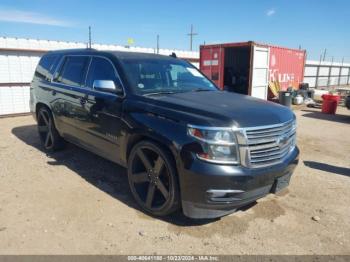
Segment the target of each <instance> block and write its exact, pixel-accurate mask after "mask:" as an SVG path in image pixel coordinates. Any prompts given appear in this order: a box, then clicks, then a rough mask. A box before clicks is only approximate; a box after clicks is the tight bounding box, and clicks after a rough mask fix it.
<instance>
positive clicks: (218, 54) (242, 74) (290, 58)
mask: <svg viewBox="0 0 350 262" xmlns="http://www.w3.org/2000/svg"><path fill="white" fill-rule="evenodd" d="M305 58H306V52H305V50H296V49H289V48H283V47H277V46H271V45H266V44H258V43H255V42H242V43H228V44H216V45H204V46H201V47H200V70H201V71H202V72H203V73H204V74H205V75H206V76H207V77H209V78H210V79H211V80H212V81H213V82H215V83H216V84H217V86H219V87H220V88H221V89H223V88H225V89H227V90H230V91H233V92H237V93H242V94H246V95H251V96H254V97H258V98H262V99H267V97H268V83H269V81H279V83H280V86H281V89H282V90H285V89H287V88H288V86H292V87H294V88H298V87H299V84H300V83H301V82H302V81H303V78H304V65H305Z"/></svg>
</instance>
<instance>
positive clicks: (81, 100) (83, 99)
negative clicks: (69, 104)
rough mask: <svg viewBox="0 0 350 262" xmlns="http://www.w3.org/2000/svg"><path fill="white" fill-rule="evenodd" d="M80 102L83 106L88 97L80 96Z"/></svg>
mask: <svg viewBox="0 0 350 262" xmlns="http://www.w3.org/2000/svg"><path fill="white" fill-rule="evenodd" d="M79 102H80V104H81V105H82V106H83V105H85V104H86V102H87V97H86V96H84V97H80V98H79Z"/></svg>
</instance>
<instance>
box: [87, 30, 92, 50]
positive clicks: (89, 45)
mask: <svg viewBox="0 0 350 262" xmlns="http://www.w3.org/2000/svg"><path fill="white" fill-rule="evenodd" d="M88 48H89V49H91V26H89V43H88Z"/></svg>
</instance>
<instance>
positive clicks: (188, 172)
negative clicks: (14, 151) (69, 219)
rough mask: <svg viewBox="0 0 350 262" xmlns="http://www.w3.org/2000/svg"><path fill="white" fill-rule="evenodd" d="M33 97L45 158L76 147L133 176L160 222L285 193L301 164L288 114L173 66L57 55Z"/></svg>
mask: <svg viewBox="0 0 350 262" xmlns="http://www.w3.org/2000/svg"><path fill="white" fill-rule="evenodd" d="M30 91H31V96H30V106H31V111H32V113H33V115H34V117H35V119H36V120H37V123H38V132H39V136H40V139H41V141H42V143H43V146H44V147H45V149H46V150H51V151H54V150H58V149H61V148H62V147H63V145H64V141H69V142H71V143H74V144H76V145H78V146H80V147H82V148H85V149H87V150H89V151H91V152H93V153H95V154H97V155H100V156H102V157H104V158H107V159H109V160H111V161H113V162H115V163H117V164H119V165H122V166H124V167H127V170H128V180H129V184H130V189H131V192H132V194H133V196H134V198H135V200H136V202H137V203H138V204H139V205H140V206H141V207H142V209H143V210H145V211H146V212H149V213H151V214H153V215H156V216H164V215H167V214H170V213H172V212H174V211H175V210H177V209H179V208H180V207H182V210H183V212H184V214H185V215H186V216H189V217H192V218H214V217H220V216H223V215H226V214H229V213H231V212H233V211H234V210H236V209H237V208H238V207H241V206H243V205H246V204H248V203H250V202H253V201H254V200H256V199H258V198H260V197H262V196H264V195H266V194H268V193H271V192H272V193H274V192H276V191H278V190H280V189H282V188H284V187H286V186H287V185H288V183H289V180H290V177H291V175H292V173H293V170H294V168H295V167H296V165H297V163H298V154H299V150H298V148H297V147H296V145H295V141H296V122H295V116H294V114H293V112H292V111H291V110H289V109H288V108H287V107H283V106H280V105H277V104H274V103H270V102H267V101H264V100H259V99H255V98H253V97H249V96H244V95H238V94H234V93H229V92H226V91H221V90H219V89H218V88H217V87H216V86H215V85H214V84H213V83H212V82H211V81H210V80H208V79H207V78H206V77H205V76H204V75H203V74H202V73H201V72H200V71H198V70H197V69H196V68H195V67H193V66H192V65H191V64H190V63H188V62H186V61H183V60H181V59H177V58H176V57H168V56H160V55H155V54H141V53H129V52H113V51H96V50H93V49H84V50H62V51H53V52H49V53H47V54H45V55H44V56H43V57H42V58H41V60H40V63H39V65H38V67H37V69H36V72H35V75H34V79H33V81H32V84H31V90H30ZM111 175H113V174H111Z"/></svg>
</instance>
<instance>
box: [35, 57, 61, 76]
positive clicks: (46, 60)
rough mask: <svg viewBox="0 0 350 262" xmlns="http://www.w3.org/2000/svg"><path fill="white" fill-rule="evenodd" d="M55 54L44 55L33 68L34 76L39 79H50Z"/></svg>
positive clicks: (55, 59) (55, 58)
mask: <svg viewBox="0 0 350 262" xmlns="http://www.w3.org/2000/svg"><path fill="white" fill-rule="evenodd" d="M57 59H58V56H57V55H44V56H43V57H42V58H41V59H40V61H39V64H38V66H37V67H36V70H35V75H34V77H35V78H37V79H40V80H46V81H48V80H50V79H51V77H52V74H53V71H54V65H55V62H56V61H57Z"/></svg>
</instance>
